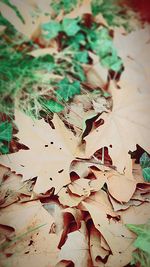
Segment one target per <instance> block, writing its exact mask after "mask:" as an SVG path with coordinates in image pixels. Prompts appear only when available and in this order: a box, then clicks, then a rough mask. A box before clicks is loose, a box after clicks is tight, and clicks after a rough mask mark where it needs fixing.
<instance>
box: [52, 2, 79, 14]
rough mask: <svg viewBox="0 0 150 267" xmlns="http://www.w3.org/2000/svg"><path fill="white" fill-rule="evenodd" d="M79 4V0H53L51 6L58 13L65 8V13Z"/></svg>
mask: <svg viewBox="0 0 150 267" xmlns="http://www.w3.org/2000/svg"><path fill="white" fill-rule="evenodd" d="M76 4H77V0H71V1H70V0H58V1H56V0H52V1H51V7H52V8H53V10H54V11H55V13H56V14H57V15H58V14H59V12H60V11H61V10H62V9H63V10H64V11H65V13H69V12H70V11H71V10H72V9H73V8H74V7H75V6H76Z"/></svg>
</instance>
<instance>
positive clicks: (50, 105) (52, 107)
mask: <svg viewBox="0 0 150 267" xmlns="http://www.w3.org/2000/svg"><path fill="white" fill-rule="evenodd" d="M42 105H43V106H44V108H46V109H47V110H49V111H51V112H54V113H58V112H61V111H62V110H63V109H64V106H63V105H61V104H59V103H57V102H55V101H54V100H44V101H42Z"/></svg>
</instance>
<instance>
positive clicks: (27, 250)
mask: <svg viewBox="0 0 150 267" xmlns="http://www.w3.org/2000/svg"><path fill="white" fill-rule="evenodd" d="M0 221H1V223H2V224H6V225H10V226H13V227H14V228H15V232H16V236H18V238H19V236H21V235H22V234H24V233H25V235H24V236H22V238H20V239H18V240H17V241H16V242H15V243H14V244H13V245H11V246H9V245H8V246H7V247H6V248H5V253H6V255H7V254H12V255H11V257H9V258H7V257H5V254H1V263H2V265H3V266H9V264H11V266H12V267H15V266H18V267H25V266H28V265H29V266H37V267H41V266H43V267H46V266H52V267H53V266H55V265H56V263H57V262H58V252H59V249H58V248H57V246H58V243H59V239H60V234H59V235H56V234H49V232H50V229H51V226H52V225H53V223H54V219H53V217H52V216H50V214H48V213H47V211H46V210H44V208H43V207H42V205H41V203H40V202H38V201H36V202H34V203H33V202H30V203H26V204H21V205H19V204H14V205H12V206H10V207H7V208H5V209H3V210H2V212H1V216H0ZM34 229H35V230H34ZM32 230H33V231H32Z"/></svg>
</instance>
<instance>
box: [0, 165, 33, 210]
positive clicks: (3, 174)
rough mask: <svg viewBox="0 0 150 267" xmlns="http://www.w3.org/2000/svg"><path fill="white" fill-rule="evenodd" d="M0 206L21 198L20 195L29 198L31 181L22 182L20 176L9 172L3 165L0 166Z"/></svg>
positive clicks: (5, 205)
mask: <svg viewBox="0 0 150 267" xmlns="http://www.w3.org/2000/svg"><path fill="white" fill-rule="evenodd" d="M0 180H1V183H0V207H1V208H2V207H7V206H9V205H11V204H13V203H14V202H18V201H20V200H21V195H23V196H26V201H27V199H28V200H30V199H31V194H32V192H31V191H32V190H31V188H32V182H31V181H28V182H27V183H23V182H22V179H21V176H19V175H16V174H14V173H11V172H10V170H9V169H8V168H6V167H4V166H0Z"/></svg>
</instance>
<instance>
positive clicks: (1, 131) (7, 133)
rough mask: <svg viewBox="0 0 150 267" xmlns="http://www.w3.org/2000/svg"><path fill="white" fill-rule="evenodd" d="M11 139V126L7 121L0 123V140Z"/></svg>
mask: <svg viewBox="0 0 150 267" xmlns="http://www.w3.org/2000/svg"><path fill="white" fill-rule="evenodd" d="M11 139H12V124H11V123H10V122H8V121H5V122H2V123H0V140H1V141H8V142H9V141H11Z"/></svg>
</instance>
